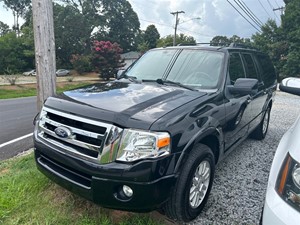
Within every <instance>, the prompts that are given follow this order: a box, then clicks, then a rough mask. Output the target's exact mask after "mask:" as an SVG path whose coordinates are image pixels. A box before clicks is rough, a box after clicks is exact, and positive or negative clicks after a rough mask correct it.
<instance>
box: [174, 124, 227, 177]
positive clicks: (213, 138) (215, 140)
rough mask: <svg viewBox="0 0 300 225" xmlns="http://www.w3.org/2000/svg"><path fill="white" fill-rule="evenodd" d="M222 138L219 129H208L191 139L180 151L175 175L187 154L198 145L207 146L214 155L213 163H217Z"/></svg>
mask: <svg viewBox="0 0 300 225" xmlns="http://www.w3.org/2000/svg"><path fill="white" fill-rule="evenodd" d="M222 138H223V135H222V133H221V131H220V129H218V128H215V127H210V128H209V129H208V130H206V131H205V132H202V134H201V135H198V136H196V137H193V138H191V141H190V142H189V143H188V144H187V145H186V147H185V148H184V150H183V151H182V153H181V155H180V157H179V159H178V161H177V164H176V167H175V171H174V172H175V173H178V171H180V170H181V168H182V166H184V163H185V161H186V160H187V158H188V156H189V153H190V152H191V151H192V150H193V149H194V148H195V146H196V145H197V144H198V143H201V144H204V145H207V146H208V147H209V148H210V149H211V150H212V153H213V154H214V158H215V163H217V162H218V161H219V159H220V155H221V150H222Z"/></svg>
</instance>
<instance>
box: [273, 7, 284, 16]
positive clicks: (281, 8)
mask: <svg viewBox="0 0 300 225" xmlns="http://www.w3.org/2000/svg"><path fill="white" fill-rule="evenodd" d="M284 9H285V7H279V8H276V9H273V11H277V10H280V14H281V16H282V15H283V13H284Z"/></svg>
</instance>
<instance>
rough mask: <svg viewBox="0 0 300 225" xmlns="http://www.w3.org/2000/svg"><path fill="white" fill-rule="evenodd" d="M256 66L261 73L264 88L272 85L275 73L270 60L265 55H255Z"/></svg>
mask: <svg viewBox="0 0 300 225" xmlns="http://www.w3.org/2000/svg"><path fill="white" fill-rule="evenodd" d="M256 59H257V64H258V66H259V69H260V71H261V78H262V80H263V82H264V84H265V86H266V87H269V86H271V85H273V84H274V83H275V81H276V73H275V70H274V67H273V64H272V62H271V60H270V58H269V57H268V56H267V55H261V54H259V55H256Z"/></svg>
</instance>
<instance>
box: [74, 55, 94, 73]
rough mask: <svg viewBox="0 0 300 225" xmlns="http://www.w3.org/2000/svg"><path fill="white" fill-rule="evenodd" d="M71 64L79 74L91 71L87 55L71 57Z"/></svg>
mask: <svg viewBox="0 0 300 225" xmlns="http://www.w3.org/2000/svg"><path fill="white" fill-rule="evenodd" d="M71 64H72V66H73V68H74V69H75V70H76V71H77V72H78V73H79V74H82V73H84V72H90V71H91V70H92V67H91V56H89V55H78V54H77V55H72V58H71Z"/></svg>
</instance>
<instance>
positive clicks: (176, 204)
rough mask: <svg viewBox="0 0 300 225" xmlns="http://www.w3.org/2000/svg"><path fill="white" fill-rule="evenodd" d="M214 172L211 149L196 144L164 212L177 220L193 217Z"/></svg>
mask: <svg viewBox="0 0 300 225" xmlns="http://www.w3.org/2000/svg"><path fill="white" fill-rule="evenodd" d="M214 173H215V159H214V155H213V153H212V151H211V149H210V148H209V147H208V146H206V145H203V144H197V145H196V146H195V148H194V149H193V150H192V151H191V153H190V154H189V156H188V159H187V161H186V162H185V164H184V167H183V169H182V171H181V173H180V175H179V177H178V180H177V182H176V184H175V187H174V190H173V191H172V193H171V197H170V199H169V200H168V202H167V203H166V204H165V206H164V212H165V214H166V215H167V216H168V217H169V218H171V219H173V220H176V221H179V222H189V221H191V220H193V219H195V218H196V217H197V216H198V215H199V214H200V212H201V211H202V209H203V207H204V206H205V204H206V202H207V200H208V196H209V193H210V191H211V187H212V183H213V178H214Z"/></svg>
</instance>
